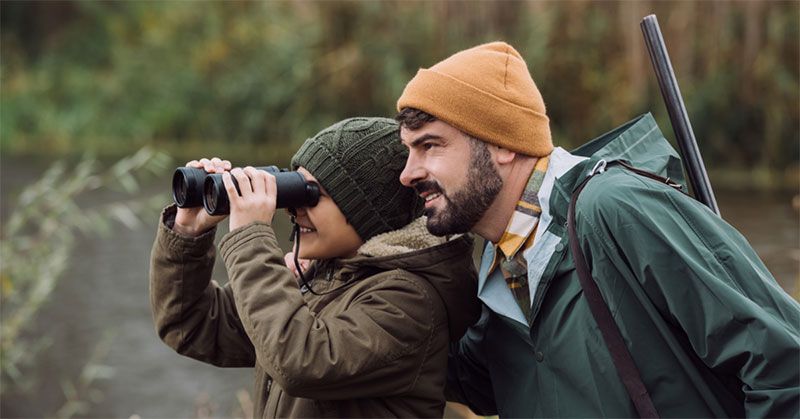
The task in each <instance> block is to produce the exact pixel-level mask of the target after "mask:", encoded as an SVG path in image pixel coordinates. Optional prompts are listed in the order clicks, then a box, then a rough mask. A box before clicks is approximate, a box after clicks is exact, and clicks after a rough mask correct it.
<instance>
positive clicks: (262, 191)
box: [222, 166, 278, 231]
mask: <svg viewBox="0 0 800 419" xmlns="http://www.w3.org/2000/svg"><path fill="white" fill-rule="evenodd" d="M233 178H235V179H236V183H238V184H239V191H240V192H241V195H239V193H237V192H236V187H235V186H234V185H233V180H232V179H233ZM222 182H223V183H224V184H225V190H226V191H227V192H228V201H229V202H230V204H231V215H230V229H231V231H233V230H236V229H237V228H239V227H243V226H246V225H248V224H250V223H252V222H255V221H262V222H265V223H272V217H273V216H274V215H275V205H276V201H277V194H278V188H277V186H276V185H275V177H274V176H272V175H271V174H269V173H267V172H265V171H263V170H258V169H255V168H254V167H252V166H247V167H245V168H244V169H240V168H238V167H237V168H235V169H233V170H231V171H230V172H225V173H223V174H222Z"/></svg>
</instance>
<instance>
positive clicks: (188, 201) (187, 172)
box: [172, 167, 206, 208]
mask: <svg viewBox="0 0 800 419" xmlns="http://www.w3.org/2000/svg"><path fill="white" fill-rule="evenodd" d="M205 178H206V172H205V170H203V169H196V168H194V167H179V168H177V169H175V173H174V174H173V175H172V199H173V200H174V201H175V205H177V206H178V208H192V207H199V206H201V205H203V181H205Z"/></svg>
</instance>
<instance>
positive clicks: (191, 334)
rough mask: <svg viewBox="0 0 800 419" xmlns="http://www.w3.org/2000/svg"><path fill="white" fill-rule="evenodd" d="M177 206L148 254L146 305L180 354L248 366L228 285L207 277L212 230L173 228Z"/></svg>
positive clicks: (249, 352) (248, 347)
mask: <svg viewBox="0 0 800 419" xmlns="http://www.w3.org/2000/svg"><path fill="white" fill-rule="evenodd" d="M174 217H175V207H169V208H167V209H166V210H165V211H164V214H163V215H162V219H161V221H160V222H159V227H158V232H157V233H156V240H155V243H154V245H153V249H152V252H151V256H150V306H151V308H152V311H153V319H154V321H155V325H156V331H157V332H158V336H159V337H160V338H161V339H162V340H163V341H164V342H165V343H166V344H167V345H169V346H170V347H171V348H172V349H174V350H175V351H176V352H178V353H180V354H181V355H185V356H188V357H190V358H194V359H197V360H199V361H202V362H206V363H209V364H212V365H216V366H220V367H252V366H254V365H255V354H254V351H253V346H252V344H251V343H250V340H249V339H248V337H247V335H246V334H245V333H244V329H243V327H242V324H241V321H240V320H239V316H238V314H237V313H236V308H235V306H234V303H233V293H232V291H231V289H230V287H229V286H227V285H226V286H225V287H221V286H219V285H218V284H217V283H216V282H215V281H211V273H212V269H213V267H214V256H215V250H214V234H215V230H212V231H209V232H207V233H205V234H203V235H201V236H199V237H195V238H189V237H184V236H181V235H179V234H178V233H176V232H174V231H172V230H171V228H170V226H171V224H172V223H173V222H174Z"/></svg>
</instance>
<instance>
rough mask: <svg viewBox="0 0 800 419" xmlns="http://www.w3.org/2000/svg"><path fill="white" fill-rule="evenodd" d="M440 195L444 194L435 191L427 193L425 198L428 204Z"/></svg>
mask: <svg viewBox="0 0 800 419" xmlns="http://www.w3.org/2000/svg"><path fill="white" fill-rule="evenodd" d="M440 196H442V193H441V192H433V193H430V194H427V195H425V196H424V197H423V198H424V199H425V203H426V204H427V203H428V202H431V201H433V200H434V199H436V198H438V197H440Z"/></svg>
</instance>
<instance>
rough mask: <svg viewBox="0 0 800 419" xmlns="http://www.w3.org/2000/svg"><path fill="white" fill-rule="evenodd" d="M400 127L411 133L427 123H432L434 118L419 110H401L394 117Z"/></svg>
mask: <svg viewBox="0 0 800 419" xmlns="http://www.w3.org/2000/svg"><path fill="white" fill-rule="evenodd" d="M394 119H395V120H397V122H399V123H400V126H401V127H406V128H408V129H410V130H412V131H414V130H417V129H420V128H422V126H423V125H425V124H427V123H428V122H433V121H435V120H436V117H435V116H433V115H431V114H429V113H427V112H425V111H421V110H419V109H414V108H403V110H401V111H400V113H399V114H397V116H395V117H394Z"/></svg>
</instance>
